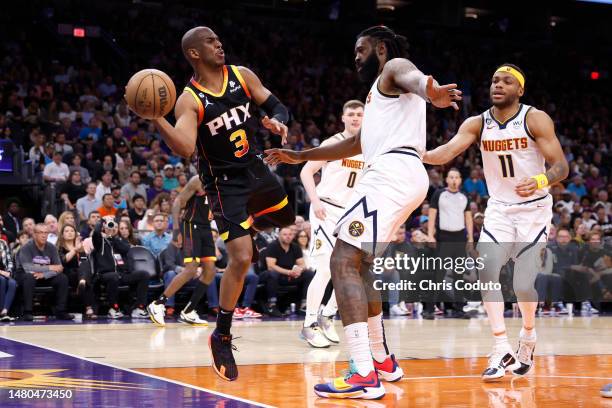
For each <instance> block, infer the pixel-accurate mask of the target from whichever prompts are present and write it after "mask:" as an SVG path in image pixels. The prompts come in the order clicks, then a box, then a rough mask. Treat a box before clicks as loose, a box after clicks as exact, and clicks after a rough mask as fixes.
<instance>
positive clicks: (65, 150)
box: [54, 130, 74, 156]
mask: <svg viewBox="0 0 612 408" xmlns="http://www.w3.org/2000/svg"><path fill="white" fill-rule="evenodd" d="M54 149H55V151H56V152H60V153H62V156H66V155H69V154H72V152H73V151H74V149H73V148H72V146H70V145H69V144H66V133H65V132H64V131H62V130H60V131H58V132H57V134H56V135H55V145H54Z"/></svg>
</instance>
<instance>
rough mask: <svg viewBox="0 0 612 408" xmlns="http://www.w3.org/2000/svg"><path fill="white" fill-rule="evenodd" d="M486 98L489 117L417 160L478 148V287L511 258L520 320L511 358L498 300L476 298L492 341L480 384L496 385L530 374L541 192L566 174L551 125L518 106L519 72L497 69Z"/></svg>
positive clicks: (542, 238) (545, 224) (438, 160)
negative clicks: (481, 183)
mask: <svg viewBox="0 0 612 408" xmlns="http://www.w3.org/2000/svg"><path fill="white" fill-rule="evenodd" d="M489 92H490V97H491V103H492V105H493V106H492V107H491V108H490V109H489V110H487V111H486V112H484V113H482V114H481V115H479V116H474V117H471V118H468V119H467V120H466V121H465V122H463V124H462V125H461V127H460V128H459V131H458V133H457V135H455V137H453V138H452V139H451V140H450V141H449V142H448V143H447V144H445V145H443V146H439V147H438V148H436V149H434V150H432V151H430V152H427V153H426V154H425V156H424V157H423V161H424V162H425V163H429V164H443V163H447V162H448V161H450V160H452V159H453V158H454V157H456V156H457V155H458V154H460V153H461V152H463V151H464V150H466V149H467V148H468V147H469V146H470V145H471V144H473V143H478V144H479V146H480V151H481V153H482V161H483V166H484V174H485V179H486V181H487V188H488V190H489V194H490V199H489V202H488V205H487V209H486V211H485V221H484V227H483V229H482V233H481V234H480V239H479V242H478V252H479V254H480V256H484V260H485V262H484V263H485V268H484V270H483V271H481V273H480V280H481V281H485V282H488V281H494V282H499V273H500V269H501V268H502V266H504V265H505V264H506V263H507V262H508V260H509V259H510V258H513V259H514V262H515V264H514V282H513V286H514V292H515V294H516V297H517V299H518V304H519V307H520V310H521V314H522V317H523V327H522V329H521V332H520V334H519V345H518V351H517V353H516V354H515V353H514V352H513V349H512V348H511V346H510V344H509V342H508V336H507V335H506V326H505V323H504V303H503V296H502V295H501V293H499V292H498V291H483V292H482V296H483V300H484V301H485V302H484V305H485V308H486V310H487V314H488V317H489V322H490V324H491V331H492V332H493V336H494V338H495V345H494V347H493V353H492V354H491V357H490V359H489V366H488V367H487V368H486V369H485V371H484V372H483V374H482V378H483V380H485V381H492V380H496V379H499V378H501V377H503V376H504V375H505V373H506V372H507V371H511V372H512V373H514V374H516V375H524V374H527V372H528V371H529V370H530V369H531V367H532V366H533V352H534V349H535V345H536V332H535V328H534V325H535V313H536V308H537V304H538V303H537V300H538V295H537V292H536V291H535V289H534V283H535V279H536V275H537V273H536V271H535V270H534V268H533V266H532V265H534V264H535V262H534V260H533V258H534V257H535V256H537V255H538V254H539V253H540V250H541V247H542V246H543V245H546V241H547V236H548V228H549V225H550V222H551V219H552V197H551V196H550V194H548V185H550V184H553V183H558V182H560V181H561V180H563V179H565V178H566V177H567V174H568V172H569V168H568V165H567V161H566V160H565V156H564V155H563V150H562V149H561V145H560V143H559V140H558V139H557V136H556V135H555V128H554V124H553V121H552V120H551V118H550V117H549V116H548V115H547V114H546V113H545V112H543V111H541V110H538V109H535V108H533V107H531V106H528V105H524V104H521V103H520V102H519V99H520V97H521V96H523V94H524V92H525V74H523V72H522V71H521V69H520V68H518V67H517V66H516V65H512V64H504V65H502V66H500V67H499V68H497V69H496V70H495V73H494V74H493V79H492V82H491V87H490V90H489ZM545 164H548V170H546V167H545Z"/></svg>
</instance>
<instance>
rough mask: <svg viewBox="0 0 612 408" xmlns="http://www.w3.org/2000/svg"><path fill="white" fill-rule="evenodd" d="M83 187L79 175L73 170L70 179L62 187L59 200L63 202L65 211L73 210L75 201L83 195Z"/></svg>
mask: <svg viewBox="0 0 612 408" xmlns="http://www.w3.org/2000/svg"><path fill="white" fill-rule="evenodd" d="M85 194H86V193H85V187H84V186H83V183H81V173H79V172H78V171H77V170H74V171H72V172H71V173H70V178H69V180H68V182H67V183H66V184H64V185H63V186H62V189H61V192H60V198H61V199H62V200H64V203H65V204H66V209H67V210H74V208H75V207H76V203H77V200H78V199H79V198H81V197H83V196H84V195H85Z"/></svg>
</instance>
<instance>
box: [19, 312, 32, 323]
mask: <svg viewBox="0 0 612 408" xmlns="http://www.w3.org/2000/svg"><path fill="white" fill-rule="evenodd" d="M21 320H22V321H24V322H33V321H34V316H33V315H32V313H24V314H23V316H21Z"/></svg>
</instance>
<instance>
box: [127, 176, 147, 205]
mask: <svg viewBox="0 0 612 408" xmlns="http://www.w3.org/2000/svg"><path fill="white" fill-rule="evenodd" d="M121 195H122V196H123V198H125V200H126V201H127V202H129V203H132V202H133V200H134V196H136V195H139V196H141V197H146V196H147V188H146V186H145V185H144V184H141V183H140V173H139V172H138V171H132V173H131V174H130V181H129V183H127V184H126V185H124V186H123V187H121Z"/></svg>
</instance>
